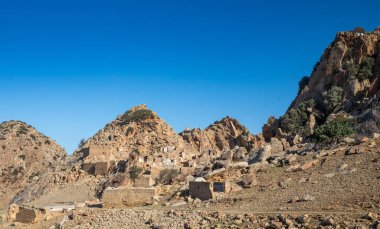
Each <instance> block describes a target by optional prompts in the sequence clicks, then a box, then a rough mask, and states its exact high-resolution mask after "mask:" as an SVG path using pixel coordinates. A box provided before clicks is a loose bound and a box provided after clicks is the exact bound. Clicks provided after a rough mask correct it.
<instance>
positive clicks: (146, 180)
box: [133, 175, 154, 188]
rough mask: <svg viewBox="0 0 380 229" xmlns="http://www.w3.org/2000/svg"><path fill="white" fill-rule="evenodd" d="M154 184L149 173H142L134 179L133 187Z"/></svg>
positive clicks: (146, 186)
mask: <svg viewBox="0 0 380 229" xmlns="http://www.w3.org/2000/svg"><path fill="white" fill-rule="evenodd" d="M153 185H154V180H153V179H152V177H151V176H150V175H142V176H139V177H138V178H136V179H135V183H134V184H133V186H134V187H144V188H148V187H152V186H153Z"/></svg>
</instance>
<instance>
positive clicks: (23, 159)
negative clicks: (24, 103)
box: [0, 121, 66, 202]
mask: <svg viewBox="0 0 380 229" xmlns="http://www.w3.org/2000/svg"><path fill="white" fill-rule="evenodd" d="M65 157H66V153H65V151H64V149H63V148H61V147H60V146H59V145H58V144H57V143H56V142H54V141H53V140H52V139H50V138H48V137H46V136H44V135H43V134H41V133H39V132H38V131H37V130H36V129H34V128H33V127H31V126H30V125H27V124H26V123H23V122H19V121H10V122H4V123H1V124H0V183H1V185H0V197H1V198H0V199H3V200H4V201H5V202H8V201H9V200H10V198H12V197H13V195H15V194H16V193H17V192H18V191H19V190H21V189H22V188H24V187H25V186H26V185H28V184H30V183H34V182H37V181H38V180H39V179H40V178H41V176H43V174H45V173H47V172H48V171H51V170H54V168H55V167H56V166H57V164H58V163H59V161H61V160H62V159H64V158H65Z"/></svg>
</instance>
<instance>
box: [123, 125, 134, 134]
mask: <svg viewBox="0 0 380 229" xmlns="http://www.w3.org/2000/svg"><path fill="white" fill-rule="evenodd" d="M133 131H134V129H133V127H128V129H127V131H126V132H125V136H128V135H130V134H131V133H133Z"/></svg>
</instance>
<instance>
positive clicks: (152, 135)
mask: <svg viewBox="0 0 380 229" xmlns="http://www.w3.org/2000/svg"><path fill="white" fill-rule="evenodd" d="M91 146H104V147H107V148H108V150H107V151H108V153H106V154H107V155H104V156H101V157H99V156H94V157H93V156H91V155H90V156H89V157H87V158H86V160H87V161H88V160H91V161H99V160H100V161H104V160H112V159H115V160H119V159H127V158H129V156H130V154H131V153H133V152H134V153H137V152H138V154H139V155H140V156H141V157H143V156H144V157H145V156H149V155H151V156H152V155H159V154H160V153H162V152H165V153H169V154H171V153H173V154H176V153H179V152H184V151H191V150H192V149H191V146H190V145H188V144H186V143H185V142H184V141H183V140H182V139H181V138H180V137H179V136H178V134H177V133H175V132H174V130H173V129H172V128H171V127H170V126H169V125H168V124H167V123H166V122H165V121H164V120H162V119H161V118H160V117H159V116H158V115H157V114H156V113H155V112H153V111H152V110H149V109H148V108H147V107H146V105H140V106H136V107H133V108H132V109H130V110H128V111H127V112H125V113H124V114H122V115H119V116H118V117H117V118H116V120H114V121H112V122H111V123H109V124H107V125H106V127H105V128H103V129H102V130H100V131H99V132H98V133H96V134H95V135H94V136H93V137H92V138H90V139H89V140H88V141H87V142H86V143H85V145H84V146H83V147H82V149H80V150H83V149H88V148H90V147H91ZM169 151H170V152H169ZM167 156H168V155H167ZM173 157H175V156H174V155H173Z"/></svg>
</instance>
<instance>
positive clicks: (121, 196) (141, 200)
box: [102, 187, 156, 208]
mask: <svg viewBox="0 0 380 229" xmlns="http://www.w3.org/2000/svg"><path fill="white" fill-rule="evenodd" d="M155 195H156V189H155V188H143V187H139V188H136V187H134V188H128V187H118V188H112V187H109V188H107V189H106V190H104V192H103V196H102V202H103V207H105V208H113V207H121V206H123V205H125V206H139V205H140V206H141V205H145V204H147V203H150V202H152V198H153V197H154V196H155Z"/></svg>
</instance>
